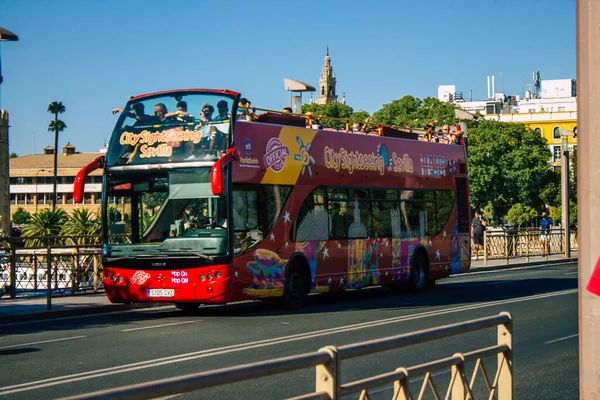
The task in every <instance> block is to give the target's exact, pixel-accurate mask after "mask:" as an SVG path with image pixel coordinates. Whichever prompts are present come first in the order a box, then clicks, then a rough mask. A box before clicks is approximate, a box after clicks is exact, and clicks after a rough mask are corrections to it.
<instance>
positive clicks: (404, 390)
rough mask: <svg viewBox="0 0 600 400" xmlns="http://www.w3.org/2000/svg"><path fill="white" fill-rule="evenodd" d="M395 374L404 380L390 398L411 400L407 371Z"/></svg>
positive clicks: (398, 384) (395, 384)
mask: <svg viewBox="0 0 600 400" xmlns="http://www.w3.org/2000/svg"><path fill="white" fill-rule="evenodd" d="M484 234H485V233H484ZM484 243H485V242H484ZM396 372H400V373H402V374H403V375H404V378H402V379H400V380H397V381H394V397H392V398H393V399H394V400H409V399H412V395H411V394H410V388H409V381H408V371H407V370H406V368H397V369H396Z"/></svg>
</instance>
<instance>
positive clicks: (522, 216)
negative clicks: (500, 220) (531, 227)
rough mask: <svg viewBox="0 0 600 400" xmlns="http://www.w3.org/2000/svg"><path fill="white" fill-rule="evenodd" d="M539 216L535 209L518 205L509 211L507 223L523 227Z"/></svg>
mask: <svg viewBox="0 0 600 400" xmlns="http://www.w3.org/2000/svg"><path fill="white" fill-rule="evenodd" d="M537 216H538V214H537V212H536V211H535V210H534V209H533V208H531V207H529V206H525V205H523V204H521V203H517V204H515V205H514V206H512V207H511V208H510V210H508V213H507V214H506V222H508V223H509V224H515V225H516V226H522V225H525V224H527V223H529V222H531V221H532V220H533V219H535V218H536V217H537Z"/></svg>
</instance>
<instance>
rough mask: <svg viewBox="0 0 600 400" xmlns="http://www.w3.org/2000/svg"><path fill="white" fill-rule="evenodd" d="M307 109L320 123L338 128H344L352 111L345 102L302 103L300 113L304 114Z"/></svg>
mask: <svg viewBox="0 0 600 400" xmlns="http://www.w3.org/2000/svg"><path fill="white" fill-rule="evenodd" d="M309 111H310V112H312V114H313V116H314V117H315V118H318V119H319V120H320V122H321V124H323V125H325V126H329V127H332V128H339V129H344V128H345V125H346V119H348V120H350V117H351V116H352V112H353V110H352V107H350V106H349V105H347V104H340V103H327V104H316V103H314V104H303V105H302V113H303V114H306V113H307V112H309Z"/></svg>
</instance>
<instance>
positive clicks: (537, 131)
mask: <svg viewBox="0 0 600 400" xmlns="http://www.w3.org/2000/svg"><path fill="white" fill-rule="evenodd" d="M534 131H535V133H537V134H538V135H540V136H542V128H535V129H534Z"/></svg>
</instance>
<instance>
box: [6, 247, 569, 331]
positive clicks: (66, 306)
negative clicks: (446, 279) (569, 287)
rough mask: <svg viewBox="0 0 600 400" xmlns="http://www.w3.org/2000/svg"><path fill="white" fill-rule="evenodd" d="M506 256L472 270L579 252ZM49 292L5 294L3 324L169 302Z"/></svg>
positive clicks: (550, 260)
mask: <svg viewBox="0 0 600 400" xmlns="http://www.w3.org/2000/svg"><path fill="white" fill-rule="evenodd" d="M509 261H510V264H508V265H507V264H506V260H490V261H488V265H487V266H484V265H483V259H481V258H480V259H479V260H477V261H475V260H473V261H472V262H471V270H470V272H479V271H492V270H497V269H506V268H515V267H521V266H525V265H539V264H552V263H560V262H566V261H577V252H572V253H571V258H570V259H568V260H567V259H564V258H563V257H562V255H553V256H550V257H548V260H545V259H544V258H543V257H530V258H529V262H527V261H526V259H525V257H516V258H511V259H509ZM46 302H47V300H46V296H44V295H41V296H36V297H20V298H19V297H17V298H16V299H10V298H8V297H7V296H4V297H3V298H2V299H0V324H6V323H11V322H22V321H34V320H42V319H50V318H61V317H72V316H78V315H89V314H101V313H107V312H112V311H125V310H133V309H139V308H149V307H157V306H164V305H167V304H168V303H135V304H111V303H110V302H109V301H108V299H107V298H106V295H105V294H104V293H98V294H82V295H75V296H60V297H53V298H52V308H51V311H47V309H46V306H47V303H46Z"/></svg>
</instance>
